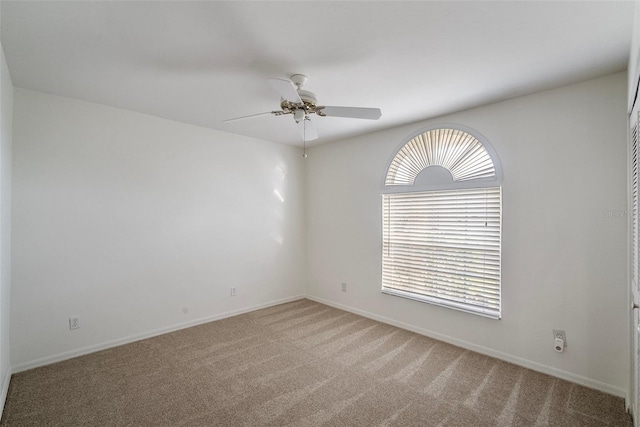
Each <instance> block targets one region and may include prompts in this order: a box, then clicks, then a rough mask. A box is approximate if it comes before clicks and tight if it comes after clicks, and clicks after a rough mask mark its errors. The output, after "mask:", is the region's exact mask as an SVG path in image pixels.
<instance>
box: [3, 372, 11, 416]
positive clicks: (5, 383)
mask: <svg viewBox="0 0 640 427" xmlns="http://www.w3.org/2000/svg"><path fill="white" fill-rule="evenodd" d="M12 374H13V372H12V371H11V369H8V370H7V374H6V375H5V377H4V378H2V390H1V391H0V418H2V414H3V412H4V404H5V402H6V401H7V394H8V393H9V382H10V381H11V375H12Z"/></svg>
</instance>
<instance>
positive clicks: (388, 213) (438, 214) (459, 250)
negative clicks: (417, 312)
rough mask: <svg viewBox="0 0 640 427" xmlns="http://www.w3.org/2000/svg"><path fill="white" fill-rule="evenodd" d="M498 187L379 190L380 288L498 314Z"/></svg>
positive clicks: (406, 295)
mask: <svg viewBox="0 0 640 427" xmlns="http://www.w3.org/2000/svg"><path fill="white" fill-rule="evenodd" d="M501 198H502V191H501V188H500V187H489V188H466V189H456V190H444V191H428V192H414V193H392V194H383V195H382V216H383V248H382V250H383V257H382V258H383V260H382V291H383V292H384V293H388V294H393V295H399V296H403V297H408V298H413V299H417V300H422V301H426V302H430V303H433V304H438V305H443V306H447V307H451V308H455V309H459V310H463V311H468V312H473V313H476V314H481V315H485V316H488V317H492V318H500V316H501V307H500V246H501V237H500V236H501V227H502V214H501Z"/></svg>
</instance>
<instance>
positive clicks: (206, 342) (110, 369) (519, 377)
mask: <svg viewBox="0 0 640 427" xmlns="http://www.w3.org/2000/svg"><path fill="white" fill-rule="evenodd" d="M0 425H2V426H341V427H342V426H465V427H466V426H474V427H481V426H492V427H493V426H580V427H585V426H587V427H588V426H631V425H632V423H631V419H630V417H629V415H628V414H626V413H625V409H624V401H623V399H621V398H618V397H614V396H610V395H607V394H604V393H601V392H598V391H595V390H592V389H589V388H586V387H582V386H580V385H576V384H572V383H570V382H567V381H563V380H560V379H557V378H554V377H550V376H548V375H544V374H541V373H538V372H534V371H531V370H528V369H525V368H522V367H519V366H516V365H513V364H510V363H506V362H503V361H500V360H497V359H493V358H491V357H487V356H484V355H481V354H478V353H474V352H472V351H468V350H464V349H462V348H458V347H455V346H453V345H449V344H446V343H443V342H441V341H437V340H434V339H431V338H427V337H424V336H422V335H418V334H415V333H412V332H408V331H405V330H403V329H399V328H396V327H393V326H390V325H387V324H384V323H380V322H376V321H374V320H371V319H367V318H365V317H361V316H358V315H355V314H352V313H348V312H345V311H342V310H338V309H336V308H332V307H329V306H326V305H323V304H319V303H316V302H313V301H309V300H299V301H295V302H291V303H287V304H282V305H278V306H274V307H270V308H266V309H262V310H258V311H254V312H251V313H247V314H243V315H239V316H235V317H232V318H228V319H224V320H219V321H215V322H211V323H207V324H203V325H200V326H195V327H192V328H188V329H183V330H180V331H177V332H172V333H169V334H165V335H161V336H158V337H154V338H150V339H146V340H142V341H138V342H134V343H131V344H127V345H123V346H120V347H116V348H111V349H108V350H103V351H100V352H96V353H92V354H89V355H86V356H82V357H77V358H74V359H71V360H66V361H63V362H60V363H56V364H53V365H48V366H44V367H41V368H36V369H32V370H30V371H26V372H21V373H19V374H15V375H13V377H12V378H11V383H10V386H9V393H8V397H7V401H6V404H5V408H4V413H3V415H2V420H1V421H0Z"/></svg>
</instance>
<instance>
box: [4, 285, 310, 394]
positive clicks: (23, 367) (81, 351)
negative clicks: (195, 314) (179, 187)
mask: <svg viewBox="0 0 640 427" xmlns="http://www.w3.org/2000/svg"><path fill="white" fill-rule="evenodd" d="M305 297H306V296H305V295H297V296H294V297H289V298H284V299H280V300H274V301H269V302H266V303H263V304H258V305H254V306H250V307H243V308H240V309H238V310H231V311H225V312H223V313H218V314H215V315H213V316H207V317H202V318H199V319H195V320H190V321H188V322H184V323H178V324H176V325H172V326H168V327H165V328H160V329H156V330H153V331H149V332H143V333H140V334H135V335H130V336H128V337H124V338H119V339H116V340H111V341H106V342H102V343H99V344H94V345H90V346H88V347H83V348H78V349H75V350H70V351H66V352H64V353H58V354H54V355H51V356H46V357H42V358H40V359H35V360H31V361H28V362H24V363H20V364H18V365H16V366H13V367H12V369H11V372H12V373H18V372H23V371H27V370H29V369H33V368H38V367H40V366H45V365H50V364H52V363H56V362H61V361H63V360H67V359H72V358H74V357H78V356H84V355H86V354H90V353H95V352H96V351H100V350H106V349H108V348H112V347H117V346H120V345H124V344H129V343H132V342H135V341H140V340H144V339H147V338H152V337H155V336H158V335H162V334H166V333H169V332H174V331H178V330H180V329H185V328H190V327H192V326H197V325H201V324H203V323H209V322H213V321H215V320H220V319H225V318H227V317H233V316H237V315H239V314H244V313H248V312H250V311H255V310H260V309H262V308H267V307H272V306H274V305H278V304H284V303H287V302H292V301H297V300H300V299H303V298H305ZM7 388H8V384H7ZM4 397H5V394H3V399H4ZM2 402H4V400H3V401H2Z"/></svg>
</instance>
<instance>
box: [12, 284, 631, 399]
mask: <svg viewBox="0 0 640 427" xmlns="http://www.w3.org/2000/svg"><path fill="white" fill-rule="evenodd" d="M303 298H307V299H310V300H312V301H316V302H319V303H321V304H326V305H328V306H332V307H335V308H339V309H341V310H344V311H348V312H351V313H354V314H358V315H360V316H364V317H367V318H369V319H373V320H377V321H379V322H382V323H386V324H389V325H393V326H397V327H398V328H402V329H405V330H408V331H411V332H415V333H417V334H420V335H424V336H427V337H430V338H434V339H437V340H440V341H444V342H447V343H449V344H453V345H456V346H458V347H462V348H465V349H467V350H471V351H475V352H478V353H481V354H484V355H487V356H491V357H495V358H496V359H500V360H504V361H505V362H510V363H513V364H516V365H519V366H522V367H525V368H528V369H532V370H534V371H538V372H541V373H543V374H547V375H552V376H554V377H557V378H561V379H563V380H567V381H571V382H573V383H576V384H581V385H584V386H586V387H590V388H593V389H596V390H600V391H602V392H604V393H608V394H612V395H614V396H619V397H623V398H625V397H626V395H627V392H626V390H623V389H621V388H619V387H614V386H611V385H610V384H606V383H603V382H601V381H597V380H594V379H591V378H587V377H583V376H581V375H576V374H573V373H571V372H567V371H564V370H561V369H557V368H554V367H552V366H548V365H543V364H540V363H537V362H534V361H531V360H528V359H524V358H521V357H518V356H513V355H511V354H507V353H502V352H500V351H496V350H493V349H491V348H488V347H484V346H480V345H477V344H473V343H470V342H468V341H464V340H459V339H456V338H452V337H450V336H447V335H443V334H440V333H438V332H434V331H431V330H428V329H425V328H420V327H417V326H414V325H410V324H408V323H404V322H400V321H397V320H395V319H391V318H388V317H385V316H380V315H377V314H374V313H371V312H368V311H365V310H360V309H357V308H354V307H351V306H347V305H344V304H339V303H335V302H333V301H329V300H325V299H323V298H319V297H316V296H312V295H304V294H302V295H297V296H294V297H289V298H284V299H280V300H275V301H270V302H267V303H264V304H259V305H255V306H250V307H244V308H241V309H238V310H232V311H227V312H223V313H219V314H216V315H213V316H208V317H203V318H200V319H195V320H191V321H189V322H184V323H180V324H176V325H172V326H169V327H166V328H160V329H156V330H154V331H149V332H145V333H141V334H136V335H131V336H128V337H124V338H121V339H117V340H112V341H107V342H103V343H100V344H95V345H92V346H88V347H83V348H79V349H75V350H71V351H68V352H64V353H59V354H55V355H52V356H47V357H43V358H40V359H36V360H32V361H29V362H25V363H21V364H18V365H16V366H13V367H12V369H11V370H10V371H9V373H8V374H7V378H5V382H4V384H3V388H2V395H1V396H0V404H1V405H2V406H1V407H4V402H5V399H6V396H7V392H8V389H9V380H10V378H11V374H13V373H18V372H22V371H26V370H29V369H33V368H37V367H40V366H45V365H50V364H52V363H56V362H61V361H63V360H67V359H72V358H74V357H78V356H83V355H85V354H90V353H95V352H96V351H100V350H106V349H108V348H112V347H117V346H119V345H123V344H128V343H131V342H135V341H140V340H143V339H147V338H151V337H154V336H158V335H162V334H166V333H169V332H174V331H177V330H180V329H185V328H189V327H192V326H196V325H201V324H203V323H208V322H213V321H215V320H220V319H225V318H227V317H233V316H237V315H239V314H244V313H248V312H251V311H255V310H259V309H262V308H267V307H271V306H274V305H278V304H284V303H287V302H292V301H297V300H300V299H303Z"/></svg>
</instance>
